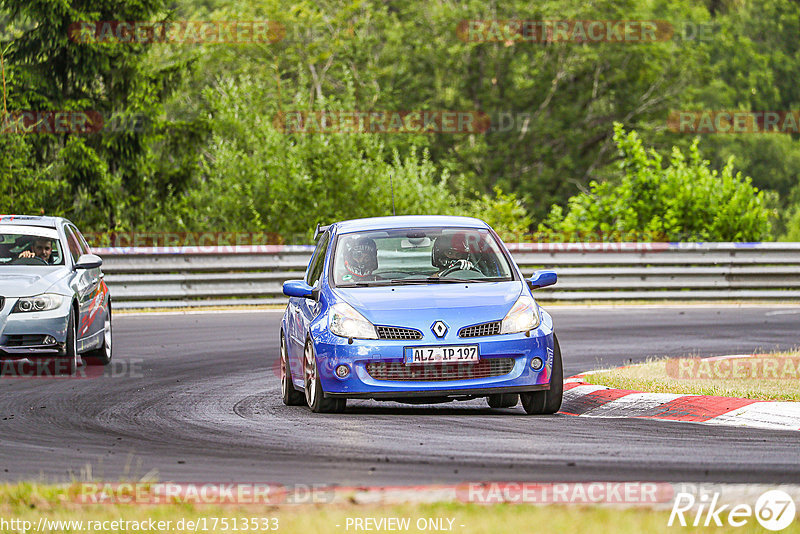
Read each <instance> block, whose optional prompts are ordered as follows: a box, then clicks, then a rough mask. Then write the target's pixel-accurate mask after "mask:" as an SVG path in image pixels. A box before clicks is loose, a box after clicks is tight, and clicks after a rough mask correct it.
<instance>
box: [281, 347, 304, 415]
mask: <svg viewBox="0 0 800 534" xmlns="http://www.w3.org/2000/svg"><path fill="white" fill-rule="evenodd" d="M281 397H282V398H283V403H284V404H285V405H286V406H303V405H304V404H305V403H306V398H305V396H304V395H303V394H302V393H301V392H299V391H297V390H296V389H294V384H293V383H292V370H291V369H290V368H289V357H288V355H287V353H286V339H285V338H284V337H283V332H281Z"/></svg>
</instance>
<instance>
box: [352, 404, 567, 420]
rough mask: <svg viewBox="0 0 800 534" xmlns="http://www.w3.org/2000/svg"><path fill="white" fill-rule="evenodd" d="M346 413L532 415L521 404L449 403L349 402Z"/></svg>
mask: <svg viewBox="0 0 800 534" xmlns="http://www.w3.org/2000/svg"><path fill="white" fill-rule="evenodd" d="M344 415H413V416H426V415H427V416H443V415H447V416H454V415H455V416H467V417H475V416H492V417H531V416H528V415H527V414H526V413H525V411H524V410H523V409H522V407H521V406H517V407H515V408H489V407H488V406H476V405H471V406H470V405H463V406H457V405H449V404H440V405H437V404H419V405H409V404H393V403H385V404H384V403H369V404H367V403H364V404H361V403H359V404H351V403H348V405H347V409H346V410H345V412H344ZM556 416H558V417H561V414H556V415H538V416H533V417H536V418H537V419H538V418H552V417H556Z"/></svg>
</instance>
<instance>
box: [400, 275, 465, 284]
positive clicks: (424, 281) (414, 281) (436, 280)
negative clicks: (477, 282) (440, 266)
mask: <svg viewBox="0 0 800 534" xmlns="http://www.w3.org/2000/svg"><path fill="white" fill-rule="evenodd" d="M464 282H465V280H457V279H454V278H438V277H435V276H429V277H427V278H398V279H395V280H392V283H395V284H463V283H464Z"/></svg>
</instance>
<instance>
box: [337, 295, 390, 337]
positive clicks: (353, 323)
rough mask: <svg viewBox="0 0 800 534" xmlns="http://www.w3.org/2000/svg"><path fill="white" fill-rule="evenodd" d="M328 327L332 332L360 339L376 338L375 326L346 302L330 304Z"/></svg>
mask: <svg viewBox="0 0 800 534" xmlns="http://www.w3.org/2000/svg"><path fill="white" fill-rule="evenodd" d="M328 328H329V329H330V331H331V332H332V333H333V334H336V335H337V336H342V337H348V338H350V337H354V338H360V339H378V333H377V332H376V331H375V326H374V325H373V324H372V323H371V322H369V321H368V320H367V319H366V317H364V316H363V315H361V314H360V313H358V312H357V311H356V309H355V308H353V307H352V306H350V305H349V304H347V303H346V302H340V303H339V304H335V305H333V306H331V309H330V311H329V312H328Z"/></svg>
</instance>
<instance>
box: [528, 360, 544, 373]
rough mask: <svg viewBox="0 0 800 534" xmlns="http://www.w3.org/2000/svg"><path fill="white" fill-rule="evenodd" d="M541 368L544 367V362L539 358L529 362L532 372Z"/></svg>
mask: <svg viewBox="0 0 800 534" xmlns="http://www.w3.org/2000/svg"><path fill="white" fill-rule="evenodd" d="M542 367H544V362H543V361H542V359H541V358H533V359H532V360H531V369H533V370H534V371H539V370H540V369H541V368H542Z"/></svg>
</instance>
